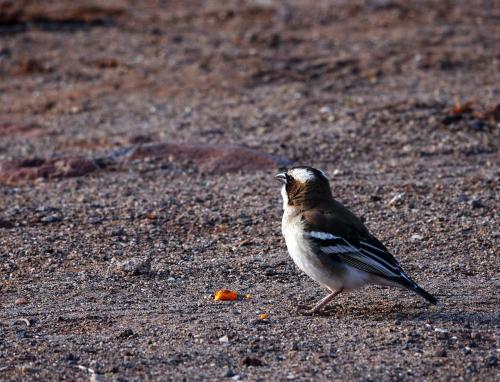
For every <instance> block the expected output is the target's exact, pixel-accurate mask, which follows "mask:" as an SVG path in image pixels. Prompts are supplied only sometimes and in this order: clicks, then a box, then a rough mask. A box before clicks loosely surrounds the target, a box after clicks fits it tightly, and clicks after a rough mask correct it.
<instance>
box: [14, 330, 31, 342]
mask: <svg viewBox="0 0 500 382" xmlns="http://www.w3.org/2000/svg"><path fill="white" fill-rule="evenodd" d="M28 337H29V336H28V332H26V330H17V331H16V339H18V340H22V339H25V338H28Z"/></svg>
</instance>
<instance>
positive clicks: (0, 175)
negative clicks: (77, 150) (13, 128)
mask: <svg viewBox="0 0 500 382" xmlns="http://www.w3.org/2000/svg"><path fill="white" fill-rule="evenodd" d="M98 168H99V166H98V165H97V164H96V163H95V162H94V161H92V160H89V159H86V158H82V157H78V156H72V157H60V158H52V159H42V158H29V159H21V160H14V161H10V162H5V163H3V164H1V165H0V183H17V182H20V181H23V180H30V179H36V178H61V177H73V176H82V175H86V174H88V173H90V172H93V171H95V170H97V169H98Z"/></svg>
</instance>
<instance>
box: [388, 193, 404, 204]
mask: <svg viewBox="0 0 500 382" xmlns="http://www.w3.org/2000/svg"><path fill="white" fill-rule="evenodd" d="M404 196H405V193H404V192H398V193H396V194H395V195H394V196H393V198H392V199H391V200H390V201H389V206H390V207H396V206H401V205H402V204H403V203H404Z"/></svg>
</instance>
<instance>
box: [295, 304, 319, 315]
mask: <svg viewBox="0 0 500 382" xmlns="http://www.w3.org/2000/svg"><path fill="white" fill-rule="evenodd" d="M296 310H297V313H299V314H301V315H303V316H312V315H314V314H315V313H317V312H318V309H315V307H314V306H313V305H307V304H298V305H297V307H296Z"/></svg>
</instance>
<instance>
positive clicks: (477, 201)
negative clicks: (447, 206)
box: [470, 198, 484, 208]
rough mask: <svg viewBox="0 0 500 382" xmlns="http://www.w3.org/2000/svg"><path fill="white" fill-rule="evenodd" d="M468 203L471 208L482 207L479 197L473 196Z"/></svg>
mask: <svg viewBox="0 0 500 382" xmlns="http://www.w3.org/2000/svg"><path fill="white" fill-rule="evenodd" d="M470 205H471V206H472V208H481V207H484V205H483V203H481V199H479V198H474V199H472V200H471V201H470Z"/></svg>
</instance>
